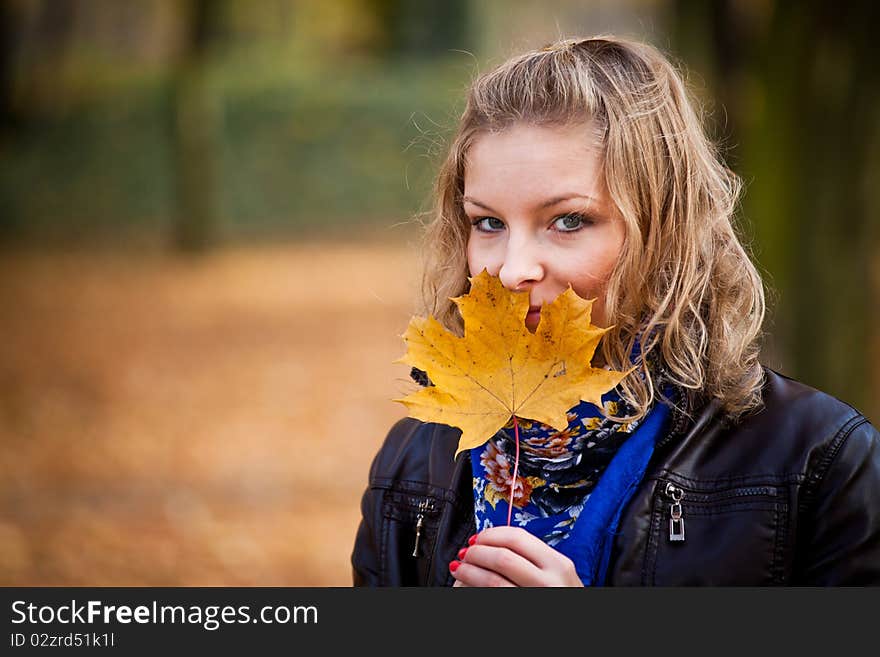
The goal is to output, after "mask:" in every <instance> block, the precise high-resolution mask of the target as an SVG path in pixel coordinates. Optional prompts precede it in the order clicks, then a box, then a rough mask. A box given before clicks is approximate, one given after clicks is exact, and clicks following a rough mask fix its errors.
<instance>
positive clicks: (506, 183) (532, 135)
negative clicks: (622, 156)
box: [464, 124, 603, 195]
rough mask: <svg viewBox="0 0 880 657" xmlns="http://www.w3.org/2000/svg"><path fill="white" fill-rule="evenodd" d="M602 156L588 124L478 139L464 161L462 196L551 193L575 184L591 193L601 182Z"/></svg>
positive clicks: (516, 129)
mask: <svg viewBox="0 0 880 657" xmlns="http://www.w3.org/2000/svg"><path fill="white" fill-rule="evenodd" d="M602 164H603V160H602V151H601V148H600V146H599V144H598V143H597V140H596V138H595V136H594V134H593V132H592V130H591V126H590V125H589V124H575V125H566V126H536V125H528V124H515V125H513V126H511V127H509V128H506V129H504V130H502V131H499V132H487V133H483V134H480V135H478V136H477V137H476V138H475V139H474V141H473V142H472V143H471V146H470V148H469V149H468V153H467V157H466V159H465V172H464V173H465V175H464V185H465V193H466V194H468V195H470V194H478V193H480V192H482V193H489V192H494V191H498V188H499V187H502V188H506V189H507V192H508V193H509V192H510V191H512V189H513V188H514V187H515V188H516V189H518V190H520V191H528V190H531V191H534V192H542V193H552V191H553V190H556V189H561V188H571V187H572V185H577V186H578V187H579V189H580V191H584V192H586V191H590V189H592V188H593V187H594V186H595V185H596V184H597V182H598V179H600V178H601V173H602Z"/></svg>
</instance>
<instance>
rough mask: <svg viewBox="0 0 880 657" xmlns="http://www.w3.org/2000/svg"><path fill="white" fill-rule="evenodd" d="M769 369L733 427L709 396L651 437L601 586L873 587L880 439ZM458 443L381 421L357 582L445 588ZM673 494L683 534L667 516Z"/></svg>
mask: <svg viewBox="0 0 880 657" xmlns="http://www.w3.org/2000/svg"><path fill="white" fill-rule="evenodd" d="M765 374H766V382H765V385H764V389H763V399H764V408H763V409H762V410H761V411H760V412H758V413H756V414H754V415H751V416H748V417H746V418H745V419H744V420H742V421H741V422H740V423H739V424H737V425H736V426H729V425H728V423H727V422H725V420H724V418H723V417H722V416H721V414H719V413H718V407H717V405H715V404H709V405H707V406H706V407H704V408H703V409H702V411H701V412H700V413H699V414H697V415H696V416H695V419H694V421H693V424H692V425H691V426H690V427H689V428H688V430H686V431H685V432H682V433H681V434H678V435H677V436H676V437H674V438H673V439H672V440H667V441H664V442H661V443H660V444H659V445H658V446H657V449H656V450H655V453H654V457H653V459H652V461H651V464H650V465H649V466H648V470H647V473H646V475H645V478H644V480H643V481H642V484H641V486H640V487H639V489H638V490H637V491H636V493H635V495H634V497H633V498H632V500H631V501H630V503H629V505H628V506H627V508H626V509H625V510H624V513H623V516H622V518H621V520H620V525H619V533H618V535H617V537H616V538H615V541H614V546H613V548H612V554H611V563H610V566H609V570H608V578H607V581H606V584H607V585H618V586H621V585H622V586H626V585H630V586H633V585H635V586H639V585H659V586H684V585H745V586H764V585H789V586H792V585H817V586H835V585H878V584H880V434H878V432H877V430H876V429H875V428H874V427H873V426H872V425H871V424H870V423H869V422H868V421H867V420H866V419H865V418H864V417H863V416H862V415H860V414H859V413H858V412H857V411H856V410H854V409H853V408H851V407H850V406H848V405H846V404H844V403H843V402H840V401H838V400H837V399H834V398H833V397H831V396H829V395H826V394H824V393H821V392H819V391H817V390H814V389H812V388H809V387H807V386H805V385H803V384H801V383H798V382H796V381H793V380H792V379H789V378H786V377H784V376H781V375H779V374H777V373H775V372H773V371H771V370H766V371H765ZM458 438H459V431H458V430H457V429H451V428H450V427H447V426H445V425H439V424H425V423H421V422H419V421H417V420H412V419H409V418H406V419H403V420H401V421H400V422H398V423H397V424H396V425H395V426H394V427H393V428H392V429H391V431H390V433H389V434H388V437H387V438H386V440H385V443H384V445H383V446H382V448H381V450H380V451H379V453H378V455H377V456H376V458H375V460H374V462H373V465H372V468H371V470H370V482H369V488H368V489H367V491H366V492H365V493H364V496H363V500H362V505H361V508H362V513H363V519H362V521H361V524H360V527H359V529H358V533H357V538H356V541H355V547H354V552H353V554H352V565H353V569H354V584H355V585H368V586H449V585H451V584H452V583H453V578H452V576H451V574H450V573H449V568H448V564H449V562H450V561H451V560H453V559H455V558H456V553H457V552H458V550H459V549H460V548H461V547H463V546H464V545H466V543H467V539H468V537H469V536H470V535H471V534H473V533H475V531H476V529H475V525H474V510H473V491H472V473H471V464H470V459H469V454H468V452H466V451H465V452H462V454H461V455H459V458H458V459H457V460H455V461H453V458H452V456H453V454H454V453H455V449H456V446H457V443H458ZM678 497H680V502H681V513H682V517H683V519H684V532H683V533H684V536H683V539H684V540H681V537H680V536H678V535H677V534H680V533H681V532H680V529H681V526H680V525H679V524H676V525H675V526H671V524H670V520H671V510H672V504H673V503H674V498H678ZM673 530H674V531H673ZM417 537H418V538H417ZM674 539H678V540H674Z"/></svg>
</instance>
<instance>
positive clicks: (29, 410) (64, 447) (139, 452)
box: [0, 245, 417, 586]
mask: <svg viewBox="0 0 880 657" xmlns="http://www.w3.org/2000/svg"><path fill="white" fill-rule="evenodd" d="M416 280H417V273H416V262H415V256H414V254H413V253H412V249H405V248H404V247H379V246H372V245H366V246H351V245H334V246H327V245H323V246H319V245H294V246H284V247H272V248H268V247H258V248H254V247H250V248H236V249H232V250H223V251H219V252H216V253H214V254H211V255H209V256H205V257H202V258H196V259H187V258H178V257H171V256H161V257H160V256H149V257H147V256H120V255H115V256H109V255H97V256H96V255H94V254H92V255H83V254H80V255H65V256H58V255H55V256H48V255H17V256H9V255H5V256H4V257H3V259H2V260H0V307H2V308H3V309H4V310H3V314H4V318H3V321H2V322H0V472H2V481H0V585H7V586H8V585H108V586H116V585H120V586H121V585H171V586H174V585H182V586H189V585H230V586H239V585H255V586H261V585H277V586H325V585H337V586H347V585H349V584H350V581H351V579H350V577H351V576H350V565H349V556H350V553H351V548H352V543H353V539H354V534H355V529H356V526H357V522H358V520H359V517H360V516H359V513H360V512H359V508H358V505H359V499H360V495H361V492H362V491H363V488H364V486H365V485H366V477H367V470H368V467H369V462H370V458H371V456H372V455H373V453H374V452H375V450H376V448H377V447H378V445H379V443H380V442H381V440H382V438H383V437H384V435H385V432H386V431H387V429H388V427H389V426H390V425H391V424H392V423H393V422H394V420H396V419H397V418H399V417H402V416H403V415H404V414H405V413H404V409H403V407H402V406H400V405H399V404H396V403H394V402H392V401H390V400H391V398H393V397H396V396H399V395H400V394H401V393H404V392H406V391H408V390H409V389H411V386H410V384H409V383H408V381H407V379H406V376H407V370H406V368H405V367H404V366H402V365H393V364H392V363H391V361H392V360H393V359H395V358H397V357H398V356H400V355H401V354H402V352H403V342H402V340H401V339H400V338H399V337H398V336H399V334H400V333H402V332H403V330H404V328H405V326H406V322H407V319H408V318H409V315H410V313H411V310H412V304H411V301H412V298H413V294H414V289H415V284H416Z"/></svg>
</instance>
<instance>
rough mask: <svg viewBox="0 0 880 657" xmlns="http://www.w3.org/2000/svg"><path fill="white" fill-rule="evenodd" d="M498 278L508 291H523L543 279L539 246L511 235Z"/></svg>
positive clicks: (532, 241)
mask: <svg viewBox="0 0 880 657" xmlns="http://www.w3.org/2000/svg"><path fill="white" fill-rule="evenodd" d="M498 277H499V278H500V279H501V284H502V285H504V287H506V288H507V289H508V290H524V289H528V288H530V287H531V286H532V285H534V284H535V283H538V282H539V281H540V280H541V279H542V278H544V265H543V263H542V259H541V250H540V246H539V245H538V244H536V243H535V242H534V240H529V239H527V238H522V237H515V236H514V235H511V236H510V238H509V240H508V242H507V248H506V250H505V252H504V261H503V262H502V263H501V269H500V270H499V272H498Z"/></svg>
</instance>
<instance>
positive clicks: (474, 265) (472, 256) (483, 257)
mask: <svg viewBox="0 0 880 657" xmlns="http://www.w3.org/2000/svg"><path fill="white" fill-rule="evenodd" d="M467 262H468V271H469V273H470V275H471V276H476V275H477V274H479V273H480V272H481V271H483V270H484V269H487V270H488V271H489V273H490V274H492V275H497V274H498V272H495V271H492V264H491V258H490V257H489V255H488V253H487V250H486V248H485V245H482V246H481V245H480V244H479V240H468V245H467Z"/></svg>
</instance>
